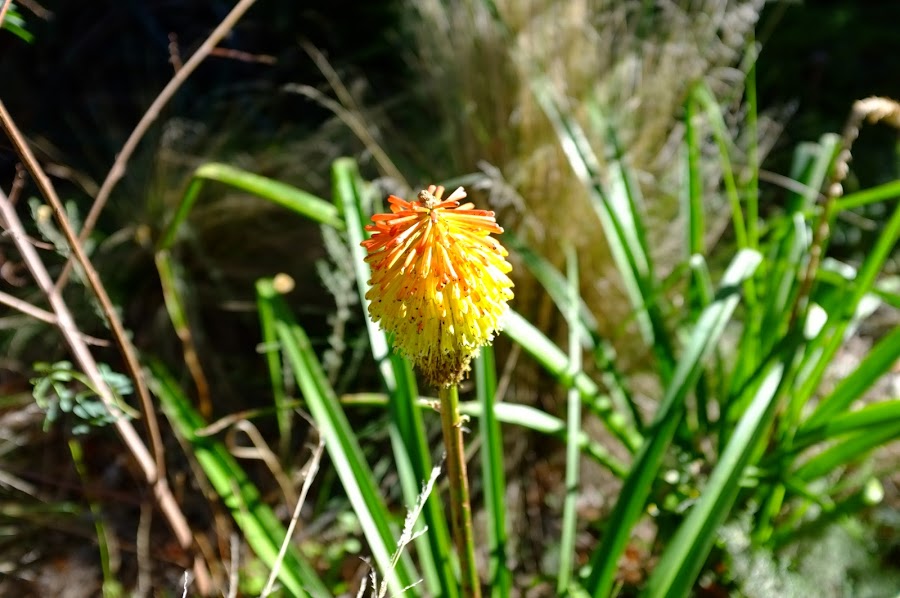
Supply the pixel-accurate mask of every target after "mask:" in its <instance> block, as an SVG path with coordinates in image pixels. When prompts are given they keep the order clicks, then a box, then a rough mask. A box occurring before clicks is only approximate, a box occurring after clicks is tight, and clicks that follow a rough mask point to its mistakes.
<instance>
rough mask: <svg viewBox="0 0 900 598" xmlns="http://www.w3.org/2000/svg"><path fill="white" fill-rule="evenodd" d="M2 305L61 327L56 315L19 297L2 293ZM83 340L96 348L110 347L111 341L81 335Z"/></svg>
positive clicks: (0, 297)
mask: <svg viewBox="0 0 900 598" xmlns="http://www.w3.org/2000/svg"><path fill="white" fill-rule="evenodd" d="M0 303H3V304H4V305H7V306H8V307H11V308H13V309H16V310H18V311H20V312H22V313H23V314H25V315H27V316H31V317H32V318H34V319H36V320H40V321H41V322H46V323H48V324H53V325H54V326H59V319H58V318H57V317H56V314H53V313H51V312H49V311H47V310H45V309H41V308H40V307H37V306H35V305H32V304H30V303H28V302H27V301H23V300H22V299H19V298H18V297H13V296H12V295H10V294H8V293H4V292H3V291H0ZM79 334H80V335H81V338H82V340H84V342H85V343H87V344H89V345H94V346H96V347H108V346H109V341H106V340H103V339H102V338H97V337H95V336H90V335H88V334H81V333H79Z"/></svg>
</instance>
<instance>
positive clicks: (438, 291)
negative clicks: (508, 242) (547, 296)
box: [362, 185, 513, 386]
mask: <svg viewBox="0 0 900 598" xmlns="http://www.w3.org/2000/svg"><path fill="white" fill-rule="evenodd" d="M443 194H444V188H443V187H435V186H434V185H431V186H429V187H428V189H427V190H423V191H420V192H419V195H418V198H417V200H416V201H405V200H403V199H400V198H399V197H396V196H393V195H391V196H390V197H389V198H388V202H389V203H390V206H391V213H390V214H376V215H375V216H373V217H372V221H373V223H374V224H370V225H369V226H367V227H366V230H367V231H370V232H372V233H373V235H372V237H371V238H370V239H369V240H367V241H363V242H362V245H363V247H365V248H366V249H367V250H368V252H369V255H368V257H366V261H367V262H368V263H369V264H370V265H371V267H372V278H371V279H370V280H369V285H370V286H371V288H370V289H369V292H368V293H366V299H368V300H369V301H370V303H369V315H370V316H371V317H372V320H373V321H374V322H377V323H378V324H379V325H380V326H381V328H382V329H383V330H385V331H387V332H392V333H393V334H394V346H395V347H396V349H397V350H398V351H400V352H401V353H402V354H404V355H405V356H406V357H408V358H409V359H410V360H412V362H413V363H414V364H415V365H416V366H417V367H418V368H419V369H420V370H421V371H422V373H423V374H424V376H425V378H426V379H427V380H428V381H429V382H431V383H432V384H435V385H437V386H446V385H450V384H456V383H458V382H459V381H460V380H461V379H462V378H463V376H464V375H465V373H466V372H467V371H468V370H469V362H470V361H471V359H472V357H473V356H475V355H476V354H477V352H478V349H479V348H480V347H482V346H484V345H487V344H489V343H490V342H491V341H492V340H493V338H494V334H495V333H496V332H497V330H499V329H500V324H501V321H500V320H501V318H502V316H503V315H504V314H505V313H506V311H507V309H508V306H507V302H508V301H509V300H510V299H512V297H513V293H512V290H511V289H512V286H513V283H512V281H511V280H510V279H509V277H508V276H507V273H508V272H509V271H510V269H511V266H510V265H509V262H507V261H506V259H505V258H506V256H507V255H508V254H507V252H506V250H505V249H504V248H503V246H502V245H500V243H499V242H498V241H497V240H496V239H494V238H493V237H491V236H490V235H491V233H498V234H499V233H502V232H503V229H502V228H500V227H499V226H498V225H497V221H496V220H495V219H494V213H493V212H490V211H487V210H475V209H473V208H474V205H473V204H471V203H465V204H463V205H460V204H459V200H461V199H463V198H464V197H466V192H465V191H464V190H463V188H462V187H459V188H458V189H457V190H456V191H454V192H453V193H451V194H450V196H449V197H447V199H442V196H443Z"/></svg>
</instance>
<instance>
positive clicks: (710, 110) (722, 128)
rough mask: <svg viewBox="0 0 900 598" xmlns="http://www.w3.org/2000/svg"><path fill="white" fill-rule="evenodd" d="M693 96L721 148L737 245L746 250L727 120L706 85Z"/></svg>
mask: <svg viewBox="0 0 900 598" xmlns="http://www.w3.org/2000/svg"><path fill="white" fill-rule="evenodd" d="M692 95H693V97H694V99H695V100H696V101H697V102H698V103H699V104H700V106H701V107H702V108H703V110H704V111H705V112H706V117H707V119H708V121H709V124H710V126H711V127H712V134H713V139H715V141H716V146H717V147H718V148H719V163H720V165H721V167H722V180H723V182H724V183H725V195H726V196H727V197H728V203H729V205H730V206H731V222H732V226H733V228H734V238H735V243H737V246H738V248H739V249H744V248H746V247H749V245H748V242H747V226H746V224H745V222H744V210H743V208H742V207H741V198H740V194H739V193H738V188H737V183H736V182H735V178H734V170H733V168H732V167H731V139H730V138H729V135H728V127H727V125H726V124H725V118H724V117H723V116H722V109H721V108H720V107H719V102H718V101H717V100H716V98H715V96H714V95H713V93H712V91H711V90H710V89H709V87H708V86H707V85H706V83H701V84H699V85H697V86H696V87H694V90H693V93H692Z"/></svg>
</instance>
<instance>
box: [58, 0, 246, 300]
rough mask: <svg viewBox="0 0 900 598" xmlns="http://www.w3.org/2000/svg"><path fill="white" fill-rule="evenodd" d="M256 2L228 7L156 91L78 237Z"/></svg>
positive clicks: (62, 276)
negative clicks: (190, 81)
mask: <svg viewBox="0 0 900 598" xmlns="http://www.w3.org/2000/svg"><path fill="white" fill-rule="evenodd" d="M255 2H256V0H239V1H238V3H237V4H235V6H234V8H232V9H231V12H230V13H228V15H227V16H226V17H225V18H224V19H223V20H222V22H221V23H219V26H218V27H216V28H215V29H214V30H213V32H212V33H210V34H209V37H208V38H206V41H204V42H203V44H202V45H201V46H200V47H199V48H197V51H196V52H194V54H193V55H192V56H191V57H190V58H189V59H188V61H187V62H185V63H184V66H183V67H181V68H180V69H178V72H176V73H175V75H174V76H173V77H172V79H171V80H170V81H169V83H168V84H167V85H166V86H165V87H164V88H163V90H162V91H161V92H159V95H158V96H156V99H155V100H153V103H152V104H150V107H149V108H147V111H146V112H145V113H144V116H142V117H141V120H140V121H139V122H138V124H137V126H136V127H135V128H134V131H132V132H131V135H129V136H128V139H127V140H126V141H125V145H123V146H122V149H121V150H120V151H119V153H118V154H117V155H116V159H115V161H114V162H113V165H112V168H110V170H109V173H107V175H106V178H105V179H104V180H103V184H101V185H100V191H98V192H97V197H95V198H94V204H93V205H92V206H91V209H90V211H89V212H88V215H87V217H86V218H85V219H84V226H83V227H82V229H81V232H80V233H79V239H80V240H81V241H82V242H84V241H85V240H86V239H87V238H88V236H90V234H91V231H93V230H94V225H95V224H96V223H97V219H98V218H99V217H100V212H102V211H103V208H104V207H105V206H106V202H107V201H108V200H109V196H110V194H111V193H112V190H113V188H114V187H115V186H116V183H118V182H119V180H120V179H121V178H122V177H123V176H124V175H125V165H126V164H128V160H130V159H131V155H132V154H133V153H134V150H135V149H137V146H138V143H140V141H141V139H142V138H143V137H144V135H145V134H146V133H147V130H148V129H149V128H150V125H151V124H153V121H155V120H156V119H157V118H158V117H159V114H160V112H161V111H162V108H163V106H165V105H166V104H167V103H168V102H169V100H170V99H172V96H174V95H175V92H176V91H178V88H179V87H181V85H182V84H183V83H184V82H185V81H186V80H187V78H188V77H190V76H191V73H193V72H194V71H195V70H196V69H197V67H198V66H200V63H201V62H203V61H204V60H205V59H206V57H207V56H209V54H210V52H212V50H213V48H215V47H216V44H218V43H219V42H220V41H222V38H223V37H225V36H226V35H227V34H228V33H229V32H230V31H231V29H232V28H233V27H234V26H235V24H237V22H238V20H240V18H241V17H242V16H243V15H244V13H245V12H247V10H248V9H249V8H250V7H251V6H253V4H254V3H255ZM71 269H72V260H71V259H70V260H69V261H68V263H66V267H65V268H64V269H63V272H62V274H60V277H59V280H58V281H57V283H56V287H57V289H59V290H62V289H63V287H65V285H66V281H67V280H68V276H69V273H70V272H71Z"/></svg>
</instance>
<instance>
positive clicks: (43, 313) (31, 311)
mask: <svg viewBox="0 0 900 598" xmlns="http://www.w3.org/2000/svg"><path fill="white" fill-rule="evenodd" d="M10 203H12V202H10ZM0 303H2V304H4V305H6V306H8V307H11V308H13V309H15V310H18V311H20V312H22V313H23V314H25V315H26V316H31V317H32V318H34V319H36V320H40V321H41V322H47V323H48V324H53V325H55V326H59V318H57V317H56V314H54V313H51V312H49V311H47V310H45V309H41V308H40V307H37V306H36V305H32V304H30V303H28V302H27V301H23V300H21V299H19V298H18V297H13V296H12V295H10V294H8V293H4V292H3V291H0ZM81 338H82V340H84V342H86V343H87V344H89V345H94V346H96V347H108V346H109V341H105V340H103V339H102V338H97V337H95V336H90V335H87V334H82V335H81Z"/></svg>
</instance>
